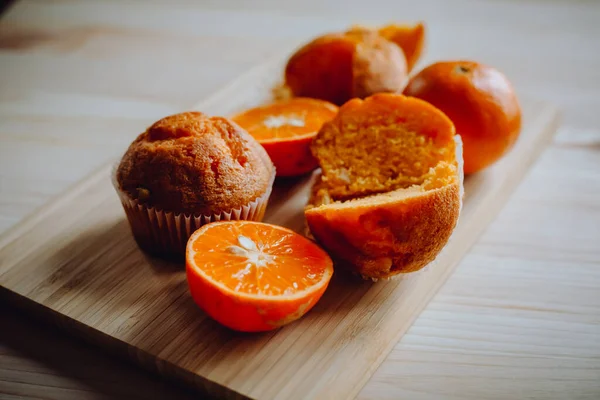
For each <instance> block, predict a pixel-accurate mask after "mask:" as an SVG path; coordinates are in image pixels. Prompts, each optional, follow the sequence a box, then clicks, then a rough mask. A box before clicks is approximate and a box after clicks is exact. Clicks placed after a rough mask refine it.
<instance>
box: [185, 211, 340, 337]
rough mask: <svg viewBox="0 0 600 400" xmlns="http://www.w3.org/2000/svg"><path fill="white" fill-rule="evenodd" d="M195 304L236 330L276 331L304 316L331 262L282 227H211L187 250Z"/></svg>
mask: <svg viewBox="0 0 600 400" xmlns="http://www.w3.org/2000/svg"><path fill="white" fill-rule="evenodd" d="M186 266H187V279H188V284H189V288H190V292H191V294H192V297H193V299H194V301H195V302H196V304H198V306H199V307H200V308H202V309H203V310H204V311H205V312H206V313H207V314H208V315H209V316H210V317H212V318H213V319H215V320H216V321H218V322H219V323H221V324H223V325H225V326H227V327H229V328H231V329H234V330H238V331H243V332H259V331H268V330H272V329H276V328H279V327H281V326H283V325H285V324H288V323H290V322H292V321H295V320H296V319H298V318H300V317H302V316H303V315H304V314H305V313H306V312H308V311H309V310H310V309H311V308H312V307H313V306H314V305H315V304H316V303H317V301H318V300H319V299H320V298H321V296H322V295H323V293H324V292H325V289H327V285H328V284H329V280H330V279H331V276H332V274H333V262H332V261H331V258H330V257H329V256H328V255H327V253H325V251H323V250H322V249H321V248H320V247H319V246H317V245H316V244H315V243H313V242H312V241H310V240H308V239H307V238H305V237H304V236H302V235H299V234H297V233H295V232H293V231H291V230H289V229H287V228H283V227H280V226H276V225H270V224H265V223H261V222H253V221H225V222H214V223H211V224H208V225H204V226H203V227H202V228H200V229H198V230H197V231H196V232H195V233H194V234H193V235H192V236H191V237H190V239H189V241H188V244H187V250H186Z"/></svg>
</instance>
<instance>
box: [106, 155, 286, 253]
mask: <svg viewBox="0 0 600 400" xmlns="http://www.w3.org/2000/svg"><path fill="white" fill-rule="evenodd" d="M117 168H118V163H117V164H116V165H115V166H114V167H113V171H112V182H113V186H114V187H115V190H116V191H117V194H118V195H119V198H120V199H121V203H122V205H123V209H124V210H125V214H126V215H127V219H128V221H129V225H130V226H131V231H132V233H133V236H134V238H135V240H136V241H137V243H138V245H139V246H140V247H141V248H142V249H143V250H145V251H147V252H149V253H152V254H157V255H166V256H168V255H171V256H179V257H182V256H184V255H185V247H186V244H187V241H188V239H189V237H190V236H191V235H192V233H194V232H195V231H196V230H197V229H198V228H200V227H201V226H202V225H206V224H208V223H211V222H216V221H232V220H247V221H262V219H263V217H264V215H265V211H266V209H267V203H268V202H269V197H270V195H271V191H272V188H273V182H274V180H275V173H273V175H272V177H271V180H270V183H269V186H268V188H267V190H266V191H265V193H263V194H262V195H261V196H259V197H257V198H256V199H254V200H252V201H251V202H249V203H248V204H246V205H243V206H241V207H240V208H234V209H231V210H229V211H223V212H221V213H218V214H208V215H205V214H199V215H194V214H191V215H187V214H183V213H182V214H176V213H174V212H169V211H165V210H159V209H156V208H154V207H148V206H147V205H145V204H142V203H140V202H138V201H137V200H135V199H133V198H131V197H130V196H129V194H128V193H127V192H125V191H123V190H121V188H120V187H119V183H118V182H117Z"/></svg>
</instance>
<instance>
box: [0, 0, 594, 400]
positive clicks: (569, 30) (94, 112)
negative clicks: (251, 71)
mask: <svg viewBox="0 0 600 400" xmlns="http://www.w3.org/2000/svg"><path fill="white" fill-rule="evenodd" d="M421 19H422V20H425V21H426V22H427V24H428V29H429V43H428V48H427V54H426V58H425V60H424V62H423V64H425V63H427V62H429V61H432V60H435V59H449V58H473V59H476V60H479V61H482V62H486V63H488V64H491V65H494V66H496V67H498V68H499V69H501V70H502V71H504V72H505V73H506V74H507V75H508V76H509V78H510V79H511V80H512V81H513V82H514V83H515V85H516V87H517V89H518V92H519V93H521V94H527V95H531V96H536V97H538V98H543V99H547V100H549V101H552V102H554V103H556V104H558V105H560V106H561V107H562V109H563V110H564V123H563V126H562V127H561V129H560V131H559V133H558V135H557V137H556V139H555V141H554V143H553V144H552V146H551V147H549V148H548V149H547V150H546V151H545V153H544V154H543V156H542V157H541V159H540V160H539V162H537V163H536V164H535V166H534V168H533V169H532V170H531V172H530V173H529V174H528V175H527V177H526V178H525V180H524V182H523V183H522V184H521V185H520V187H519V189H518V190H517V192H516V193H515V194H514V195H513V196H512V197H511V200H510V201H509V203H508V205H507V206H506V208H505V209H504V210H503V212H502V213H501V215H500V216H499V217H498V219H497V220H496V221H495V222H494V223H493V224H492V225H491V226H490V228H489V229H488V230H487V232H486V233H485V234H484V235H483V236H482V237H481V239H480V240H479V242H478V244H477V245H476V246H475V247H474V248H473V249H472V251H471V252H470V254H469V255H468V256H467V257H466V258H465V259H464V260H463V261H462V263H461V265H460V266H459V267H458V269H457V271H456V273H455V274H454V275H453V276H452V278H451V279H450V280H449V281H448V283H447V284H446V285H445V286H444V287H443V288H442V290H441V291H440V292H439V293H438V295H437V296H436V297H435V298H434V300H433V301H432V302H431V303H430V304H429V306H428V307H427V308H426V309H425V311H424V312H423V313H422V314H421V316H420V317H419V318H418V320H417V321H416V322H415V324H414V325H413V327H412V328H411V329H410V331H409V332H408V334H407V335H405V336H404V338H403V339H402V340H401V341H400V342H399V343H398V344H397V345H396V347H395V348H394V350H393V351H392V353H391V354H390V355H389V357H388V358H387V359H386V361H385V362H384V363H383V364H382V365H381V366H380V368H379V369H378V370H377V371H376V372H375V374H374V376H373V377H372V379H371V380H370V381H369V383H368V384H367V385H366V386H365V387H364V389H363V390H362V392H361V393H360V395H359V398H360V399H397V398H410V399H439V398H448V399H464V398H468V399H488V398H490V399H506V398H520V399H524V398H527V399H529V398H540V399H542V398H543V399H567V398H569V399H598V398H600V112H599V110H600V46H599V44H598V43H599V42H600V23H599V22H600V4H599V3H597V2H595V1H567V0H565V1H518V0H487V1H466V0H464V1H463V0H460V1H459V0H457V1H447V0H437V1H434V0H431V1H429V0H428V1H419V2H417V1H414V0H413V1H401V0H389V1H376V0H369V1H364V0H363V1H355V0H352V1H348V0H337V1H323V0H303V1H301V2H291V1H290V2H284V1H277V0H274V1H242V0H237V1H221V0H212V1H206V0H205V1H202V2H194V1H170V2H167V1H164V2H158V1H119V0H111V1H96V2H92V1H68V0H62V1H41V0H40V1H18V2H16V3H15V4H14V5H13V6H12V7H11V8H9V9H8V11H6V13H5V14H4V16H3V17H2V20H1V21H0V72H1V73H0V89H1V90H0V232H1V231H5V230H6V229H9V228H10V227H11V226H12V225H14V224H18V223H19V221H20V220H21V219H22V218H23V217H24V216H25V215H27V214H29V213H31V212H32V211H34V210H35V208H36V207H38V206H40V205H42V204H43V203H44V202H46V201H47V200H48V199H50V198H51V197H53V196H56V195H58V194H60V193H61V192H62V191H63V190H65V188H67V187H68V186H69V185H71V184H72V183H74V182H75V181H77V180H79V179H81V178H83V177H84V176H86V175H87V174H88V173H89V172H91V171H92V170H94V169H95V168H97V167H99V166H100V165H102V164H104V163H106V162H107V161H108V160H109V159H111V158H114V157H117V156H119V155H120V154H121V153H122V152H123V151H124V149H125V148H126V146H127V144H128V143H129V142H130V141H131V140H132V139H133V138H134V137H135V136H136V135H137V134H138V133H139V132H140V131H142V130H143V129H144V128H145V127H146V126H147V125H149V124H150V123H151V122H153V121H154V120H156V119H158V118H160V117H162V116H164V115H166V114H169V113H173V112H176V111H180V110H184V109H186V107H189V106H191V105H193V104H195V103H197V102H198V101H199V100H201V99H202V98H204V97H206V96H207V95H209V94H210V93H211V92H213V91H214V90H216V89H217V88H219V87H220V86H222V85H223V84H225V83H227V81H229V80H230V79H232V78H234V77H235V76H237V75H239V74H240V73H242V72H243V71H245V70H247V69H248V68H250V67H252V66H253V65H255V64H257V63H259V62H260V61H261V60H263V59H264V58H265V57H268V56H269V55H272V54H276V53H278V52H281V51H290V50H291V49H292V48H293V47H294V46H296V45H298V44H299V43H301V42H302V41H304V40H306V39H308V38H310V37H312V36H314V35H316V34H318V33H321V32H325V31H331V30H336V29H341V28H344V27H346V26H347V25H349V24H351V23H365V24H368V23H373V24H374V23H381V22H388V21H393V20H397V21H416V20H421ZM0 262H2V258H1V255H0ZM192 397H194V396H193V394H191V393H190V392H188V391H187V390H185V389H184V388H180V387H176V386H175V385H173V384H172V383H167V382H163V381H160V380H159V379H158V378H156V377H155V376H152V375H148V374H146V373H144V372H142V371H140V370H138V369H137V368H136V367H134V366H132V365H129V364H127V363H124V362H121V361H119V360H114V359H112V358H110V357H108V356H107V355H105V354H102V352H101V350H99V349H97V348H94V347H91V346H89V345H87V344H85V343H82V342H80V341H78V340H77V339H73V338H71V337H69V336H67V335H65V334H64V333H63V332H61V331H58V330H56V329H55V328H53V327H51V326H48V325H45V324H44V323H42V322H39V321H34V320H33V319H31V318H29V317H27V316H25V315H22V313H20V312H18V311H16V310H15V309H14V308H12V307H11V305H10V304H8V303H6V302H4V303H1V311H0V398H2V399H13V398H15V399H16V398H43V399H100V398H128V399H137V398H139V399H144V398H159V399H167V398H169V399H187V398H192Z"/></svg>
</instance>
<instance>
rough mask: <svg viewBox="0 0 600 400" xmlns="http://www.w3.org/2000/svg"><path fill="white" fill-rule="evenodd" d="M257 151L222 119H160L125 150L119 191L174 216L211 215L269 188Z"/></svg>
mask: <svg viewBox="0 0 600 400" xmlns="http://www.w3.org/2000/svg"><path fill="white" fill-rule="evenodd" d="M273 174H274V167H273V164H272V163H271V160H270V159H269V156H268V155H267V153H266V152H265V151H264V149H263V148H262V146H261V145H260V144H259V143H258V142H256V140H254V138H252V136H250V134H248V133H247V132H246V131H245V130H244V129H242V128H241V127H239V126H238V125H236V124H235V123H233V122H232V121H230V120H228V119H226V118H222V117H208V116H206V115H205V114H203V113H200V112H184V113H181V114H175V115H171V116H168V117H166V118H163V119H161V120H159V121H157V122H156V123H155V124H153V125H152V126H151V127H150V128H148V129H147V130H146V132H144V133H142V134H140V135H139V136H138V137H137V139H136V140H135V141H134V142H133V143H132V144H131V145H130V146H129V148H128V150H127V152H126V153H125V155H124V156H123V158H122V160H121V163H120V164H119V167H118V169H117V176H116V178H117V182H118V184H119V187H120V189H121V190H123V191H125V192H126V193H127V194H128V195H129V196H131V197H132V198H133V199H135V200H137V201H139V202H140V203H143V204H146V205H147V206H150V207H154V208H157V209H159V210H163V211H166V212H174V213H176V214H181V213H185V214H195V215H200V214H205V215H207V214H214V213H219V212H221V211H230V210H232V209H238V208H240V207H241V206H243V205H246V204H248V203H249V202H251V201H253V200H255V199H256V198H257V197H259V196H261V195H262V194H264V193H265V191H266V190H267V189H268V187H269V185H270V184H271V183H272V177H273Z"/></svg>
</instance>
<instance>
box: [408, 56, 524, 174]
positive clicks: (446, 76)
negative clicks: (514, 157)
mask: <svg viewBox="0 0 600 400" xmlns="http://www.w3.org/2000/svg"><path fill="white" fill-rule="evenodd" d="M404 94H405V95H407V96H414V97H418V98H420V99H423V100H425V101H427V102H429V103H431V104H432V105H434V106H435V107H437V108H439V109H440V110H441V111H443V112H444V113H445V114H446V115H447V116H448V117H449V118H450V119H451V120H452V122H454V126H455V127H456V133H458V134H460V135H461V137H462V140H463V145H464V148H463V150H464V154H463V157H464V168H465V173H466V174H470V173H474V172H477V171H480V170H482V169H484V168H486V167H488V166H489V165H491V164H493V163H494V162H496V161H497V160H498V159H500V158H501V157H502V156H503V155H504V154H505V153H506V152H507V151H508V150H510V148H511V147H512V146H513V145H514V143H515V141H516V140H517V138H518V136H519V132H520V130H521V108H520V106H519V102H518V100H517V96H516V94H515V92H514V89H513V87H512V85H511V83H510V82H509V81H508V79H507V78H506V77H505V76H504V75H503V74H502V73H501V72H500V71H498V70H497V69H495V68H492V67H489V66H486V65H483V64H480V63H477V62H473V61H445V62H438V63H435V64H432V65H430V66H428V67H426V68H425V69H423V70H422V71H421V72H419V73H418V74H417V75H415V76H414V77H413V78H412V79H411V80H410V81H409V83H408V85H407V86H406V88H405V89H404Z"/></svg>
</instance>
